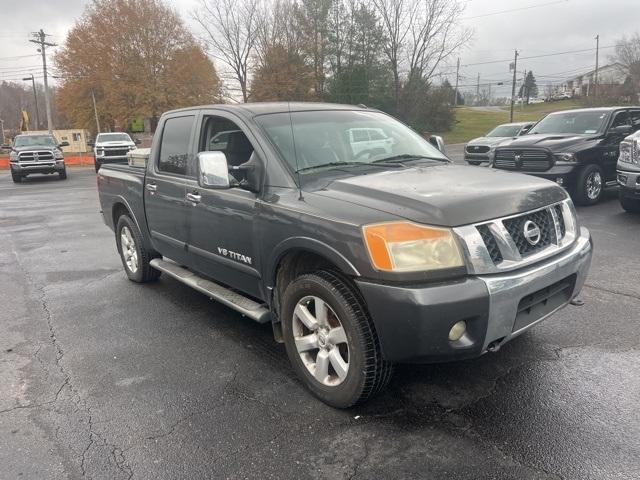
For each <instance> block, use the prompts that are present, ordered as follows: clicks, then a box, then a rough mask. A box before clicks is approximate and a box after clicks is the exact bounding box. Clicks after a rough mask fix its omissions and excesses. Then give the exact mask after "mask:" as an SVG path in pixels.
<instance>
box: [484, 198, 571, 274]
mask: <svg viewBox="0 0 640 480" xmlns="http://www.w3.org/2000/svg"><path fill="white" fill-rule="evenodd" d="M552 210H553V213H552ZM554 214H555V215H554ZM528 222H532V223H533V226H532V225H531V224H530V223H528ZM492 223H494V224H496V226H497V228H494V229H493V231H492V229H491V228H490V223H484V224H479V225H476V226H475V228H476V230H477V231H478V233H479V234H480V237H481V238H482V242H483V243H484V246H485V247H486V248H487V252H488V253H489V256H490V257H491V261H492V262H493V264H494V265H499V264H501V263H502V262H503V261H504V260H505V258H506V259H510V260H512V261H513V260H514V257H515V258H516V259H526V258H527V257H529V256H530V255H534V254H536V253H538V252H541V251H543V250H545V249H547V248H549V247H558V246H559V245H560V244H561V242H562V241H563V240H564V239H565V238H566V236H567V225H566V223H565V216H564V211H563V206H562V203H559V204H556V205H552V206H550V207H545V208H542V209H539V210H535V211H533V212H528V213H524V214H522V215H516V216H513V217H508V218H503V219H499V220H494V221H493V222H492ZM525 226H527V227H529V228H532V227H535V228H537V229H538V231H539V238H538V235H535V236H534V237H533V238H529V239H527V235H526V234H525ZM498 232H501V233H500V235H499V236H503V237H504V238H501V239H500V238H496V235H497V233H498ZM500 245H509V246H511V248H512V249H513V251H510V252H503V251H502V250H501V248H500ZM504 248H507V247H503V249H504Z"/></svg>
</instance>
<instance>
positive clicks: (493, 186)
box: [314, 164, 567, 227]
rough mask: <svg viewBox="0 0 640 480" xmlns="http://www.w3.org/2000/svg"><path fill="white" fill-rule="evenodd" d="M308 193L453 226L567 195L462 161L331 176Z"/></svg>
mask: <svg viewBox="0 0 640 480" xmlns="http://www.w3.org/2000/svg"><path fill="white" fill-rule="evenodd" d="M314 193H316V194H318V195H321V196H326V197H330V198H333V199H338V200H342V201H344V202H348V203H351V204H355V205H360V206H363V207H367V208H373V209H376V210H379V211H382V212H386V213H389V214H391V215H394V216H397V217H402V218H406V219H408V220H412V221H414V222H418V223H426V224H431V225H440V226H447V227H456V226H460V225H467V224H471V223H477V222H482V221H485V220H490V219H493V218H497V217H503V216H507V215H512V214H516V213H520V212H525V211H527V210H532V209H535V208H540V207H544V206H546V205H549V204H551V203H555V202H559V201H561V200H564V199H565V198H567V194H566V193H565V191H564V189H562V188H561V187H559V186H557V185H556V184H555V183H553V182H550V181H548V180H544V179H541V178H537V177H532V176H528V175H522V174H519V173H512V172H504V171H499V170H494V169H489V168H481V167H470V166H465V165H454V164H444V165H441V164H438V165H426V166H425V165H421V166H416V167H413V168H407V169H403V170H392V171H388V170H387V171H381V172H375V173H371V174H366V175H358V176H353V177H349V178H343V179H339V180H334V181H332V182H331V183H329V185H326V186H324V188H322V189H318V190H316V191H315V192H314Z"/></svg>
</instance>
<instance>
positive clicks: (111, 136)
mask: <svg viewBox="0 0 640 480" xmlns="http://www.w3.org/2000/svg"><path fill="white" fill-rule="evenodd" d="M130 141H131V138H130V137H129V135H127V134H126V133H101V134H100V135H98V138H97V139H96V142H130Z"/></svg>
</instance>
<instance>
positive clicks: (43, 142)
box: [13, 135, 58, 147]
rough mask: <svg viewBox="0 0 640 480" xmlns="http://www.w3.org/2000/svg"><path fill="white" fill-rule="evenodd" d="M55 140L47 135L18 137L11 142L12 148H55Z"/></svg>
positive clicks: (56, 143)
mask: <svg viewBox="0 0 640 480" xmlns="http://www.w3.org/2000/svg"><path fill="white" fill-rule="evenodd" d="M56 145H58V142H56V140H55V139H54V138H53V137H51V136H49V135H20V136H18V137H16V138H15V140H14V142H13V146H14V147H35V146H38V147H42V146H47V147H55V146H56Z"/></svg>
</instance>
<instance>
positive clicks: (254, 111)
mask: <svg viewBox="0 0 640 480" xmlns="http://www.w3.org/2000/svg"><path fill="white" fill-rule="evenodd" d="M202 108H217V109H220V110H226V111H230V112H242V113H244V114H249V115H251V116H254V115H262V114H265V113H283V112H289V111H291V112H304V111H310V110H368V108H367V107H366V106H363V105H360V106H356V105H344V104H339V103H322V102H255V103H238V104H225V103H223V104H213V105H200V106H194V107H187V108H180V109H176V110H171V111H170V112H167V113H174V112H186V111H190V110H200V109H202ZM371 110H375V109H371Z"/></svg>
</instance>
